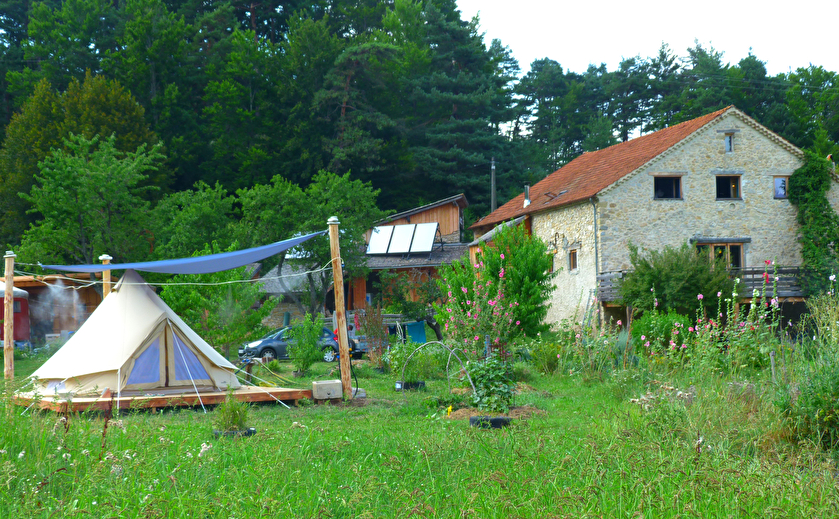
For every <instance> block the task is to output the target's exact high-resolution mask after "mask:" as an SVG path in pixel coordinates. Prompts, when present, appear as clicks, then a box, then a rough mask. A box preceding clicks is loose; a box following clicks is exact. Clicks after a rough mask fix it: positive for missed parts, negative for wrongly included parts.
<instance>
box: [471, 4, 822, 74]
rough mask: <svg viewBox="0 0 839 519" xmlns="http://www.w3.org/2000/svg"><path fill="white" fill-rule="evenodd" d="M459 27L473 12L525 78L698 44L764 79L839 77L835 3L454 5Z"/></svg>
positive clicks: (614, 65) (488, 36)
mask: <svg viewBox="0 0 839 519" xmlns="http://www.w3.org/2000/svg"><path fill="white" fill-rule="evenodd" d="M457 5H458V7H459V8H460V11H461V13H462V14H463V19H464V20H469V19H471V18H472V17H473V16H475V15H476V14H478V11H480V30H481V32H483V33H485V36H484V41H485V43H487V44H489V42H491V41H492V39H493V38H498V39H500V40H501V43H502V44H503V45H505V46H507V47H509V48H510V49H511V51H512V53H513V56H515V58H516V59H517V60H518V62H519V65H520V66H521V68H522V73H523V74H524V73H526V72H527V70H529V68H530V63H531V62H533V60H536V59H541V58H550V59H552V60H555V61H557V62H559V64H560V65H562V67H563V69H565V70H566V71H568V70H570V71H572V72H578V73H582V72H585V70H586V69H587V68H588V65H589V63H594V64H595V65H599V64H600V63H601V62H602V63H605V64H606V66H607V68H608V70H610V71H612V70H615V69H616V68H617V65H618V63H620V61H621V58H622V57H633V56H636V55H639V54H640V55H641V57H642V58H646V57H652V56H655V55H657V54H658V49H659V47H661V43H662V42H664V43H667V44H668V45H670V48H671V49H672V50H673V52H674V53H675V54H676V55H677V56H686V55H687V52H686V49H687V48H688V47H693V46H694V40H695V39H698V40H699V42H700V43H702V45H703V46H704V47H709V46H713V47H714V48H715V49H716V50H718V51H723V52H724V55H723V62H724V63H726V62H727V63H731V64H732V65H734V64H736V63H737V62H738V61H740V59H742V58H744V57H746V56H748V54H749V48H751V49H752V54H754V55H755V56H757V58H758V59H760V60H761V61H763V62H765V63H766V69H767V71H768V72H769V74H771V75H775V74H779V73H782V72H789V71H790V70H795V69H796V68H798V67H807V66H809V65H810V64H811V63H812V64H813V65H821V66H822V67H824V68H826V69H828V70H831V71H839V28H837V25H839V21H838V19H837V15H839V2H836V0H822V1H819V2H816V1H814V0H798V1H796V2H793V3H784V2H755V1H753V0H746V1H742V0H740V1H730V2H704V3H701V2H700V3H690V4H688V3H682V2H674V1H672V0H671V1H667V2H664V1H659V0H635V1H634V2H627V1H621V2H616V1H614V0H594V1H592V0H583V1H579V2H573V1H558V0H457Z"/></svg>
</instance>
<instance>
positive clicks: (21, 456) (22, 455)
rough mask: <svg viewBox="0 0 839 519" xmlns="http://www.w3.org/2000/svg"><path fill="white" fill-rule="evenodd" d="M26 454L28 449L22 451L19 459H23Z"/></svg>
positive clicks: (18, 456)
mask: <svg viewBox="0 0 839 519" xmlns="http://www.w3.org/2000/svg"><path fill="white" fill-rule="evenodd" d="M25 455H26V451H20V454H18V455H17V459H19V460H22V459H23V457H24V456H25Z"/></svg>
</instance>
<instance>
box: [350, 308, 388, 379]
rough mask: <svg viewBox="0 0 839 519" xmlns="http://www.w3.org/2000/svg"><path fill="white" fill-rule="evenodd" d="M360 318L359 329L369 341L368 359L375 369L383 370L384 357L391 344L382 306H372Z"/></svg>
mask: <svg viewBox="0 0 839 519" xmlns="http://www.w3.org/2000/svg"><path fill="white" fill-rule="evenodd" d="M356 315H357V316H358V323H357V325H358V328H359V331H360V332H361V334H362V335H363V336H364V338H365V340H366V341H367V359H368V360H369V361H370V364H372V365H373V367H375V368H382V366H383V365H384V361H383V358H382V356H383V355H384V351H385V349H386V348H387V346H388V344H390V341H389V338H388V332H387V327H385V323H384V318H383V316H382V307H381V305H375V306H373V305H370V306H368V307H367V308H366V309H365V310H364V311H363V312H361V313H360V314H356Z"/></svg>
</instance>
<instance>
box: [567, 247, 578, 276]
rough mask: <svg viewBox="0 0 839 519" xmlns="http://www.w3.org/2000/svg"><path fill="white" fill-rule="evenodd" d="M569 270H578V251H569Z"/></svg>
mask: <svg viewBox="0 0 839 519" xmlns="http://www.w3.org/2000/svg"><path fill="white" fill-rule="evenodd" d="M568 270H569V271H571V270H577V249H571V250H570V251H568Z"/></svg>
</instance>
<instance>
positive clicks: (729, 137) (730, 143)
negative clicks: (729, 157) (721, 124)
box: [724, 133, 734, 153]
mask: <svg viewBox="0 0 839 519" xmlns="http://www.w3.org/2000/svg"><path fill="white" fill-rule="evenodd" d="M724 142H725V152H726V153H733V152H734V134H733V133H726V134H725V139H724Z"/></svg>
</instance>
